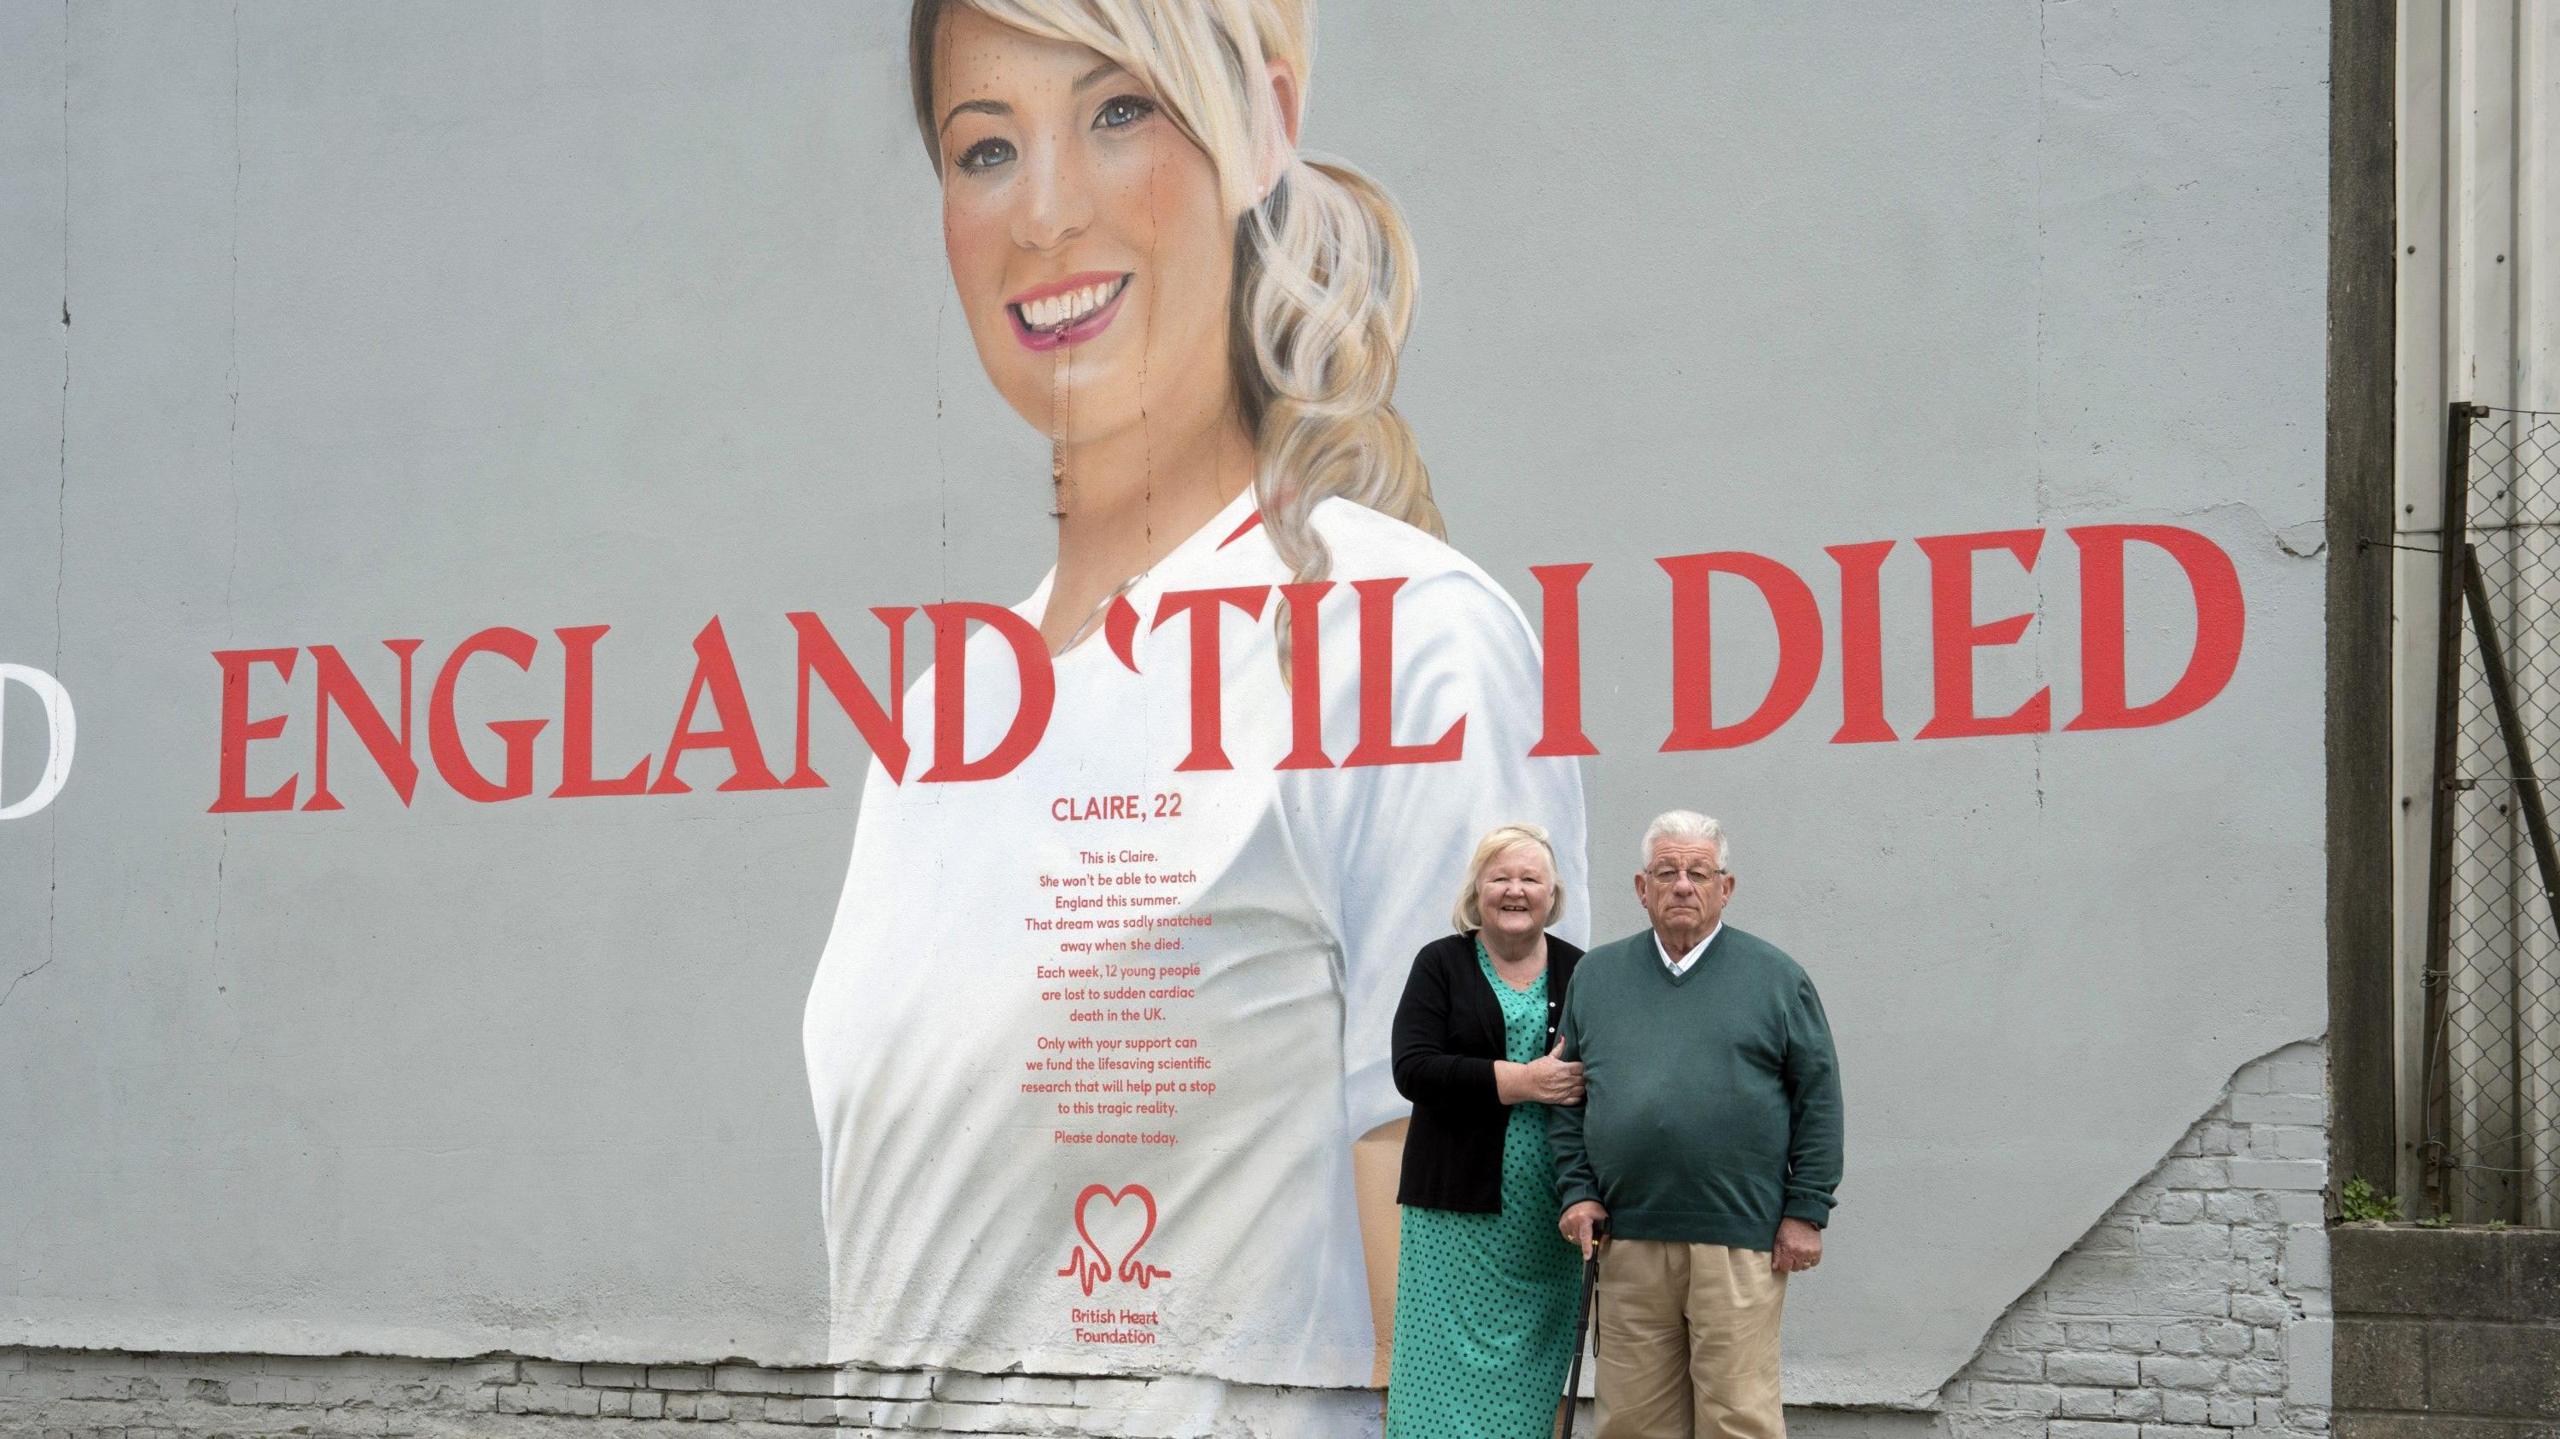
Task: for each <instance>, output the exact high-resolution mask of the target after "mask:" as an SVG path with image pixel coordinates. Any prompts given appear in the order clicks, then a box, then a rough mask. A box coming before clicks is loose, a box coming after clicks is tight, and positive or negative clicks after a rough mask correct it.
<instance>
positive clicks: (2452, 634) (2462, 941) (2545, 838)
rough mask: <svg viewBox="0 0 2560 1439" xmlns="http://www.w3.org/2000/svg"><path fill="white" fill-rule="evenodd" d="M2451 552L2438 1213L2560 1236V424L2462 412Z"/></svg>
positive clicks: (2451, 447)
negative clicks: (2558, 818)
mask: <svg viewBox="0 0 2560 1439" xmlns="http://www.w3.org/2000/svg"><path fill="white" fill-rule="evenodd" d="M2441 533H2442V535H2443V551H2444V554H2445V564H2444V568H2443V584H2442V589H2441V591H2440V594H2439V603H2440V605H2441V606H2442V609H2441V610H2440V612H2439V616H2438V618H2439V621H2440V627H2439V630H2438V635H2439V638H2440V641H2441V643H2442V648H2441V649H2440V650H2439V652H2438V657H2439V664H2440V669H2439V672H2438V676H2437V692H2436V726H2435V733H2436V755H2435V794H2436V799H2437V803H2436V808H2435V832H2434V835H2433V845H2432V852H2431V855H2430V860H2431V865H2430V872H2429V876H2428V877H2429V881H2430V883H2429V901H2430V905H2431V911H2430V913H2429V915H2428V945H2427V966H2426V989H2425V1003H2424V1005H2423V1011H2424V1012H2423V1015H2422V1016H2421V1023H2422V1024H2423V1026H2424V1033H2423V1036H2422V1044H2421V1048H2422V1050H2423V1052H2424V1054H2425V1063H2426V1115H2425V1135H2426V1142H2425V1145H2424V1147H2423V1151H2422V1159H2423V1161H2424V1163H2425V1166H2426V1178H2427V1185H2426V1200H2427V1202H2428V1203H2429V1204H2430V1205H2432V1206H2433V1212H2434V1213H2435V1214H2438V1215H2445V1216H2449V1217H2450V1218H2452V1219H2453V1220H2455V1221H2456V1222H2460V1223H2483V1222H2490V1221H2502V1222H2505V1223H2509V1224H2521V1225H2535V1226H2540V1227H2545V1228H2554V1227H2560V911H2555V907H2554V902H2555V899H2560V842H2556V841H2555V839H2554V836H2553V830H2552V817H2551V813H2550V810H2551V805H2552V802H2553V800H2554V799H2560V414H2554V413H2542V412H2534V411H2524V410H2494V409H2490V408H2487V407H2486V406H2481V405H2470V404H2457V405H2455V406H2454V407H2453V415H2452V423H2451V425H2450V426H2449V443H2448V445H2447V453H2446V463H2445V523H2444V529H2443V530H2442V532H2441Z"/></svg>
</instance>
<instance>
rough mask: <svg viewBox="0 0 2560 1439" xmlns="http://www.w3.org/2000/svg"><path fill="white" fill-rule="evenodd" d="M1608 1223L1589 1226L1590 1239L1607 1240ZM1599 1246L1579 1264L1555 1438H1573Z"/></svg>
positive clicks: (1597, 1276) (1596, 1286)
mask: <svg viewBox="0 0 2560 1439" xmlns="http://www.w3.org/2000/svg"><path fill="white" fill-rule="evenodd" d="M1608 1233H1609V1221H1608V1220H1606V1219H1603V1220H1601V1221H1599V1222H1598V1223H1596V1224H1594V1225H1592V1226H1591V1237H1592V1238H1593V1239H1594V1240H1598V1239H1602V1238H1605V1237H1607V1235H1608ZM1599 1288H1600V1246H1599V1245H1598V1244H1596V1243H1595V1244H1594V1245H1592V1247H1591V1257H1590V1258H1588V1259H1585V1260H1583V1261H1582V1306H1581V1308H1579V1309H1578V1310H1576V1311H1575V1313H1574V1316H1573V1367H1572V1368H1571V1369H1570V1370H1568V1371H1567V1372H1566V1374H1565V1380H1564V1397H1563V1398H1562V1399H1560V1400H1558V1401H1556V1439H1573V1401H1574V1400H1576V1399H1578V1398H1580V1397H1581V1395H1582V1340H1583V1336H1584V1335H1586V1334H1588V1333H1589V1332H1590V1330H1591V1306H1592V1303H1593V1301H1594V1300H1596V1299H1597V1298H1598V1297H1599Z"/></svg>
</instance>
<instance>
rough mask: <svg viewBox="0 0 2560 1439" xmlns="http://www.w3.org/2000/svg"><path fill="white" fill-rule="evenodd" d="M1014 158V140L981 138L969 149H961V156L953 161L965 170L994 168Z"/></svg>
mask: <svg viewBox="0 0 2560 1439" xmlns="http://www.w3.org/2000/svg"><path fill="white" fill-rule="evenodd" d="M1012 158H1013V142H1012V141H1010V140H981V141H979V142H978V143H977V144H975V145H972V146H970V147H969V148H968V149H966V150H963V151H961V152H960V158H959V159H958V160H957V161H954V162H953V163H955V164H957V165H958V166H959V167H960V168H961V169H963V170H992V169H994V168H995V167H996V166H998V165H1001V164H1004V163H1005V162H1006V161H1008V160H1011V159H1012Z"/></svg>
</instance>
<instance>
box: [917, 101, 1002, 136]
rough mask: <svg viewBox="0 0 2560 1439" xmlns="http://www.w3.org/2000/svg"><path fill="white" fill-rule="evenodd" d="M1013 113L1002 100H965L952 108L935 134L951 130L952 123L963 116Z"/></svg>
mask: <svg viewBox="0 0 2560 1439" xmlns="http://www.w3.org/2000/svg"><path fill="white" fill-rule="evenodd" d="M1012 113H1013V107H1012V106H1011V105H1008V104H1006V103H1004V102H1003V101H1002V100H963V101H961V102H960V103H959V104H957V105H954V106H952V107H951V112H950V113H949V114H947V115H945V116H943V117H942V124H941V126H940V128H939V129H938V130H937V131H936V132H935V133H937V134H938V133H940V131H941V130H948V129H950V128H951V122H952V121H954V120H957V119H959V118H960V117H961V116H963V115H1010V114H1012Z"/></svg>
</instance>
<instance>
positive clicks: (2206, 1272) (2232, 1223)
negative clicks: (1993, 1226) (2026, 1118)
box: [1939, 1043, 2330, 1439]
mask: <svg viewBox="0 0 2560 1439" xmlns="http://www.w3.org/2000/svg"><path fill="white" fill-rule="evenodd" d="M2326 1087H2327V1074H2326V1068H2325V1063H2324V1057H2323V1052H2322V1049H2321V1047H2320V1046H2319V1045H2318V1044H2317V1043H2304V1044H2296V1045H2289V1046H2287V1047H2286V1048H2284V1049H2281V1050H2278V1051H2276V1052H2275V1053H2274V1054H2271V1055H2268V1056H2266V1057H2265V1058H2263V1059H2260V1060H2258V1061H2256V1062H2254V1063H2252V1064H2249V1065H2246V1066H2244V1067H2243V1068H2242V1069H2241V1070H2240V1072H2239V1073H2238V1074H2237V1075H2235V1076H2233V1078H2232V1082H2231V1087H2230V1089H2229V1090H2228V1091H2227V1092H2226V1093H2225V1094H2224V1095H2223V1097H2222V1100H2221V1102H2220V1103H2218V1104H2216V1105H2215V1106H2214V1107H2213V1109H2212V1111H2211V1112H2209V1113H2207V1114H2206V1115H2205V1116H2204V1117H2203V1118H2202V1119H2200V1120H2198V1121H2197V1122H2196V1124H2195V1126H2194V1127H2193V1128H2191V1129H2189V1130H2188V1131H2187V1133H2186V1136H2185V1137H2184V1138H2182V1139H2180V1140H2179V1141H2178V1143H2177V1145H2176V1147H2175V1148H2173V1149H2172V1150H2171V1151H2170V1153H2169V1157H2168V1158H2166V1159H2164V1160H2163V1161H2162V1162H2161V1164H2160V1167H2159V1168H2157V1169H2155V1170H2153V1171H2152V1173H2151V1175H2150V1177H2148V1178H2146V1179H2144V1180H2143V1181H2142V1183H2140V1184H2138V1185H2136V1186H2134V1188H2133V1190H2132V1191H2131V1192H2130V1193H2128V1194H2126V1195H2125V1196H2124V1198H2123V1199H2121V1200H2118V1201H2117V1202H2116V1205H2115V1207H2114V1208H2112V1209H2110V1210H2108V1211H2107V1213H2106V1215H2105V1217H2104V1218H2102V1219H2100V1220H2099V1221H2098V1223H2097V1224H2096V1225H2095V1226H2094V1227H2092V1228H2091V1229H2090V1231H2089V1232H2088V1234H2087V1235H2085V1236H2083V1237H2082V1239H2081V1241H2080V1243H2079V1244H2078V1245H2076V1246H2074V1248H2073V1249H2072V1251H2071V1252H2070V1253H2068V1254H2066V1255H2064V1256H2063V1257H2062V1258H2061V1259H2060V1260H2057V1261H2056V1262H2055V1263H2054V1266H2053V1268H2052V1269H2051V1270H2049V1271H2047V1273H2046V1274H2045V1277H2044V1278H2043V1279H2042V1280H2040V1281H2038V1283H2037V1284H2036V1285H2035V1287H2034V1288H2032V1289H2030V1290H2028V1291H2027V1293H2026V1294H2025V1295H2024V1296H2023V1297H2021V1298H2020V1299H2019V1301H2018V1302H2017V1304H2016V1305H2015V1306H2014V1307H2012V1308H2011V1309H2010V1311H2009V1312H2008V1314H2007V1315H2006V1316H2004V1317H2003V1318H2002V1319H2001V1321H2000V1323H1999V1324H1998V1325H1997V1326H1995V1327H1994V1328H1993V1329H1992V1331H1991V1334H1990V1336H1989V1337H1988V1338H1987V1339H1986V1340H1985V1341H1984V1343H1983V1347H1982V1350H1981V1352H1980V1353H1979V1354H1977V1355H1975V1356H1974V1359H1973V1362H1972V1363H1970V1364H1968V1365H1967V1366H1966V1367H1965V1369H1964V1371H1963V1372H1962V1373H1961V1374H1958V1375H1957V1376H1956V1377H1955V1379H1953V1380H1952V1381H1950V1382H1949V1383H1948V1384H1947V1386H1946V1388H1945V1389H1944V1390H1943V1391H1941V1393H1940V1394H1939V1405H1940V1412H1941V1413H1942V1414H1943V1415H1944V1416H1945V1425H1946V1428H1947V1430H1948V1433H1949V1435H1950V1436H1951V1439H2243V1436H2245V1439H2312V1436H2319V1435H2325V1434H2326V1433H2327V1432H2328V1428H2329V1353H2330V1321H2329V1239H2328V1231H2327V1230H2326V1229H2325V1228H2324V1227H2323V1221H2322V1215H2321V1190H2322V1186H2323V1185H2324V1184H2325V1183H2326V1181H2327V1173H2326V1165H2325V1162H2324V1159H2323V1156H2325V1155H2326V1154H2327V1153H2328V1143H2329V1140H2328V1128H2327V1125H2328V1109H2327V1101H2326V1099H2325V1097H2324V1096H2325V1091H2326ZM2233 1431H2239V1433H2238V1434H2234V1433H2233Z"/></svg>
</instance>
